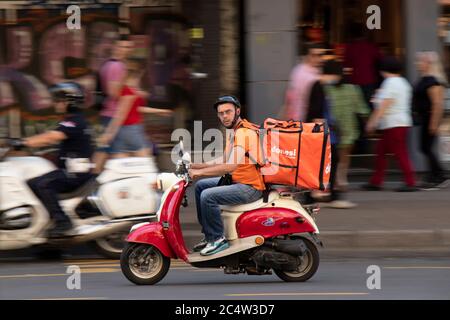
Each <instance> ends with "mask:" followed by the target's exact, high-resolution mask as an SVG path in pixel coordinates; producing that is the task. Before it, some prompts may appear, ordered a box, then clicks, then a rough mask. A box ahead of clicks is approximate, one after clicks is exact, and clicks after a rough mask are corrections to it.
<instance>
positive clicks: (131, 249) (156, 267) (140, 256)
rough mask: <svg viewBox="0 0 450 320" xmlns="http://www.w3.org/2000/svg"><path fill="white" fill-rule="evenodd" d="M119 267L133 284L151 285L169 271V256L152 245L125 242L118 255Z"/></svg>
mask: <svg viewBox="0 0 450 320" xmlns="http://www.w3.org/2000/svg"><path fill="white" fill-rule="evenodd" d="M120 267H121V269H122V272H123V274H124V275H125V277H126V278H127V279H128V280H130V281H131V282H133V283H134V284H137V285H153V284H155V283H158V282H159V281H161V280H162V279H163V278H164V276H165V275H166V274H167V272H168V271H169V268H170V258H167V257H166V256H164V255H163V254H162V253H161V251H159V249H158V248H156V247H154V246H152V245H148V244H140V243H127V245H126V246H125V248H124V249H123V251H122V254H121V256H120Z"/></svg>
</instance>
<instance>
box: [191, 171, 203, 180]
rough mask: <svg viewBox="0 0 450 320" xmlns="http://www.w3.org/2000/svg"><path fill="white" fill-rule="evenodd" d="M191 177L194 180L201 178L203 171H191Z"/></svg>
mask: <svg viewBox="0 0 450 320" xmlns="http://www.w3.org/2000/svg"><path fill="white" fill-rule="evenodd" d="M189 177H191V179H192V180H195V179H197V178H199V177H201V169H189Z"/></svg>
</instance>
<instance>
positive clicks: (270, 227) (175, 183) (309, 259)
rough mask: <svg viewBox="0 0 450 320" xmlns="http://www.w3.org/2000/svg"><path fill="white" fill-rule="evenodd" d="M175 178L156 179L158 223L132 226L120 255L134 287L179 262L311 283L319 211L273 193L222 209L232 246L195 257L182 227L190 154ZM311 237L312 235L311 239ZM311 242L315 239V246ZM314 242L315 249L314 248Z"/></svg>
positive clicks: (168, 175) (290, 196)
mask: <svg viewBox="0 0 450 320" xmlns="http://www.w3.org/2000/svg"><path fill="white" fill-rule="evenodd" d="M180 150H181V153H180V155H181V154H182V159H180V160H178V163H177V168H176V172H175V173H162V174H160V175H159V176H158V178H157V183H158V187H159V188H160V190H161V191H163V192H164V194H163V196H162V199H161V205H160V207H159V210H158V212H157V217H158V221H157V222H145V223H140V224H137V225H135V226H133V227H132V229H131V232H130V234H129V235H128V237H127V239H126V241H127V244H126V246H125V248H124V250H123V251H122V255H121V261H120V262H121V268H122V272H123V273H124V275H125V276H126V277H127V278H128V280H130V281H131V282H133V283H135V284H138V285H151V284H155V283H157V282H159V281H160V280H161V279H163V278H164V276H165V275H166V274H167V272H168V271H169V267H170V261H171V259H181V260H183V261H185V262H186V263H188V264H190V265H192V266H194V267H198V268H223V269H224V272H225V273H226V274H239V273H247V274H249V275H267V274H271V273H272V270H273V271H274V272H275V274H276V275H277V276H278V277H279V278H281V279H282V280H284V281H288V282H302V281H306V280H308V279H310V278H311V277H312V276H313V275H314V274H315V272H316V271H317V268H318V266H319V253H318V250H317V247H316V244H320V245H321V243H320V241H319V240H318V238H317V234H318V233H319V230H318V228H317V226H316V224H315V222H314V219H313V218H312V216H313V215H314V214H315V213H317V211H318V208H317V207H309V208H304V207H302V205H301V204H300V203H299V202H298V201H296V200H294V194H293V193H291V192H287V191H285V190H284V191H283V190H282V189H279V190H272V191H270V193H269V194H268V197H266V199H260V200H258V201H256V202H253V203H249V204H244V205H235V206H221V209H222V219H223V223H224V227H225V236H226V238H227V239H228V241H229V243H230V247H229V248H227V249H226V250H223V251H221V252H219V253H216V254H214V255H210V256H202V255H200V254H199V253H191V252H190V251H189V250H188V249H187V248H186V245H185V242H184V239H183V233H182V230H181V227H180V220H179V213H180V206H181V205H186V204H187V203H186V196H185V192H186V188H187V187H188V186H189V185H190V184H191V182H192V181H191V179H190V177H189V174H188V169H189V165H190V155H189V153H185V152H184V151H183V145H182V142H180ZM308 235H309V236H308ZM308 238H311V239H312V241H311V240H310V239H308ZM315 243H316V244H315Z"/></svg>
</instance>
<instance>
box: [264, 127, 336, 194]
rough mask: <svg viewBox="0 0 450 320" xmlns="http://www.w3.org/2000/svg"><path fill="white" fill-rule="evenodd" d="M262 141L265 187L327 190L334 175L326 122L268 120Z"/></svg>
mask: <svg viewBox="0 0 450 320" xmlns="http://www.w3.org/2000/svg"><path fill="white" fill-rule="evenodd" d="M260 141H261V142H262V144H263V147H262V149H263V153H264V165H263V166H262V167H261V168H260V169H261V173H262V175H263V177H264V182H265V183H266V184H277V185H288V186H293V187H296V188H300V189H315V190H326V189H328V185H329V180H330V171H331V143H330V130H329V127H328V125H327V123H326V122H323V123H305V122H301V121H293V120H289V121H282V120H276V119H271V118H269V119H266V120H265V121H264V130H262V132H261V136H260Z"/></svg>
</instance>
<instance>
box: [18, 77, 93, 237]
mask: <svg viewBox="0 0 450 320" xmlns="http://www.w3.org/2000/svg"><path fill="white" fill-rule="evenodd" d="M51 92H52V95H53V97H54V100H55V109H56V112H57V113H59V114H64V115H65V116H64V119H63V120H62V121H61V122H59V124H58V127H57V128H55V129H53V130H50V131H47V132H44V133H42V134H38V135H35V136H32V137H29V138H26V139H24V140H19V141H17V142H16V145H17V146H26V147H31V148H39V147H44V146H50V145H54V144H57V143H59V144H60V145H59V154H58V162H57V166H58V169H57V170H54V171H52V172H49V173H47V174H45V175H43V176H40V177H37V178H34V179H31V180H29V181H28V185H29V186H30V188H31V189H32V190H33V192H34V193H35V194H36V196H37V197H38V198H39V199H40V200H41V201H42V203H43V204H44V205H45V207H46V209H47V211H48V212H49V214H50V217H51V219H52V220H53V222H54V227H53V229H51V230H50V231H49V237H51V238H55V237H62V236H66V235H68V233H67V232H68V231H69V230H71V229H72V227H73V226H72V222H71V221H70V219H69V217H67V215H66V213H65V212H64V211H63V209H62V208H61V206H60V204H59V202H58V194H59V193H67V192H71V191H74V190H76V189H77V188H79V187H80V186H82V185H83V184H84V183H86V182H87V181H88V180H89V179H90V178H91V177H92V174H91V173H90V159H91V156H92V146H91V137H90V135H89V127H88V124H87V122H86V120H85V118H84V116H83V114H82V112H81V109H80V106H81V105H82V103H83V100H84V94H83V91H82V88H81V87H80V85H78V84H77V83H72V82H66V83H61V84H58V85H56V86H54V87H53V88H51ZM69 162H70V163H71V164H74V163H81V164H84V166H82V167H83V169H81V170H80V169H77V170H69V169H70V168H67V163H69Z"/></svg>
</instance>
